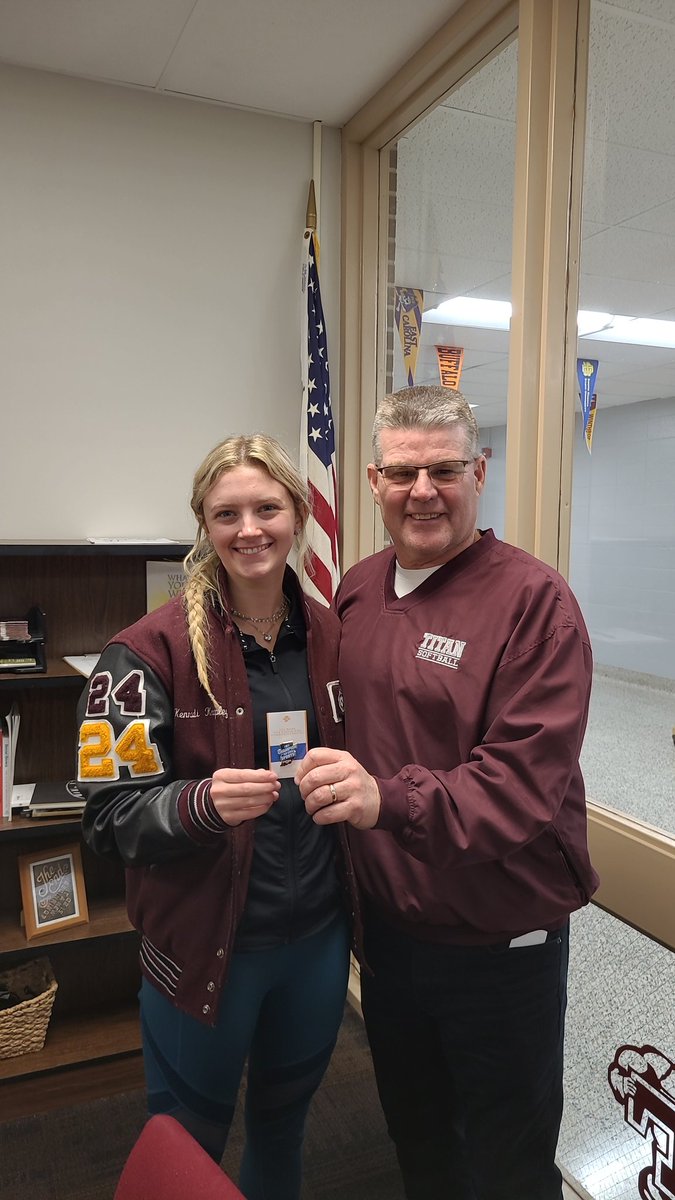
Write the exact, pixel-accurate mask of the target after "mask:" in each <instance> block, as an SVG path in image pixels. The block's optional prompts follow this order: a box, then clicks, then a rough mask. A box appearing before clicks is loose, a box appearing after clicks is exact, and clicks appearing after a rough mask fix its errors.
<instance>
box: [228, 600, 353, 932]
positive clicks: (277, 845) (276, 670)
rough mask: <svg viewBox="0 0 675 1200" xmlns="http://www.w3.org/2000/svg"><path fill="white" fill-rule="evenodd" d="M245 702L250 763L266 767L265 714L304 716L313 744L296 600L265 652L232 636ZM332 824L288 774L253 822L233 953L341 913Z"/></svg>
mask: <svg viewBox="0 0 675 1200" xmlns="http://www.w3.org/2000/svg"><path fill="white" fill-rule="evenodd" d="M239 636H240V640H241V646H242V650H243V653H244V662H245V664H246V674H247V676H248V684H249V688H250V692H251V700H252V705H253V741H254V753H255V766H256V767H257V768H259V769H265V770H267V769H269V749H268V738H267V713H268V712H286V711H289V710H291V711H295V710H297V709H301V710H303V711H304V712H306V713H307V733H308V743H307V744H308V749H309V748H311V747H312V746H319V745H320V744H321V740H320V735H319V730H318V726H317V723H316V717H315V714H314V705H313V703H312V695H311V692H310V688H309V680H308V676H307V635H306V632H305V625H304V621H303V619H302V613H301V611H300V606H299V604H298V602H297V599H295V600H294V603H293V607H292V609H291V612H290V613H289V615H288V618H287V620H286V621H284V623H283V625H282V627H281V629H280V631H279V634H278V636H277V640H276V643H275V646H274V649H273V650H272V651H270V650H267V649H266V648H265V647H263V646H261V645H259V643H258V642H257V641H256V640H255V638H254V637H252V636H249V635H247V634H244V633H241V632H240V634H239ZM335 851H336V841H335V828H334V827H333V826H325V825H323V826H322V825H316V824H315V823H314V821H312V819H311V817H309V816H308V815H307V812H306V810H305V806H304V802H303V800H302V797H301V795H300V792H299V790H298V788H297V787H296V785H295V783H294V782H293V780H292V779H282V780H281V790H280V793H279V799H278V800H277V802H276V804H273V805H272V807H271V808H270V809H269V811H268V812H267V813H265V815H264V816H262V817H258V818H257V819H256V822H255V841H254V844H253V861H252V863H251V874H250V877H249V883H248V892H247V895H246V906H245V908H244V912H243V914H242V918H241V921H240V922H239V926H238V928H237V934H236V939H235V944H234V950H235V953H237V952H240V951H251V950H269V949H272V948H273V947H275V946H279V945H285V944H286V943H288V942H294V941H297V940H298V939H299V938H302V937H307V936H309V935H310V934H312V933H317V932H318V931H319V930H320V929H323V928H324V927H325V926H326V925H328V924H329V923H330V922H331V921H332V920H333V919H334V918H335V917H336V916H337V913H338V912H339V911H340V910H341V907H342V905H341V899H340V887H339V883H338V878H337V871H336V864H335Z"/></svg>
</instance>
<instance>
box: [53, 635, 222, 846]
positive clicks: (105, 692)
mask: <svg viewBox="0 0 675 1200" xmlns="http://www.w3.org/2000/svg"><path fill="white" fill-rule="evenodd" d="M77 717H78V728H79V742H78V755H77V764H78V772H77V780H78V785H79V787H80V789H81V791H82V793H83V795H84V797H85V800H86V805H85V810H84V814H83V817H82V834H83V837H84V840H85V841H86V843H87V845H89V846H90V847H91V849H92V850H94V851H95V852H96V853H97V854H100V855H103V856H107V857H118V858H121V859H122V861H123V862H124V863H125V864H126V866H129V867H137V866H147V865H150V864H153V863H162V862H167V861H168V860H170V859H173V858H178V857H181V856H184V855H186V854H191V853H197V852H199V850H200V849H201V848H203V847H208V846H213V845H217V844H220V841H221V839H222V837H223V836H225V837H226V836H228V835H229V833H230V829H229V827H228V826H227V825H226V824H225V822H224V821H222V820H221V818H220V817H219V816H218V813H217V812H216V809H215V806H214V804H213V802H212V800H211V795H210V778H209V779H196V780H185V779H182V780H178V779H174V777H173V768H172V745H173V705H172V701H171V697H170V696H169V695H168V694H167V691H166V689H165V688H164V686H163V684H162V683H161V682H160V680H159V679H158V678H157V676H156V674H155V673H154V672H153V671H152V670H151V669H150V668H149V667H148V666H147V665H146V664H145V663H144V662H143V661H142V660H141V659H140V658H139V657H138V656H137V655H135V654H134V653H133V652H132V651H131V650H129V649H128V648H127V647H126V646H124V645H121V644H119V643H115V644H113V645H110V646H108V647H106V649H105V650H104V651H103V653H102V655H101V657H100V659H99V661H98V663H97V665H96V667H95V668H94V671H93V673H92V675H91V678H90V679H89V683H88V686H87V688H86V689H85V691H84V692H83V694H82V697H81V698H80V701H79V704H78V714H77Z"/></svg>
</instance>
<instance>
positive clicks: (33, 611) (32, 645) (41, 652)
mask: <svg viewBox="0 0 675 1200" xmlns="http://www.w3.org/2000/svg"><path fill="white" fill-rule="evenodd" d="M45 636H46V635H45V614H44V613H43V612H42V610H41V609H40V608H39V607H38V605H37V604H34V605H33V607H32V608H29V610H28V612H27V613H26V616H25V618H24V617H18V618H14V617H11V618H7V617H5V618H3V619H2V620H0V671H18V672H22V671H27V672H33V671H43V672H44V671H46V670H47V660H46V658H45Z"/></svg>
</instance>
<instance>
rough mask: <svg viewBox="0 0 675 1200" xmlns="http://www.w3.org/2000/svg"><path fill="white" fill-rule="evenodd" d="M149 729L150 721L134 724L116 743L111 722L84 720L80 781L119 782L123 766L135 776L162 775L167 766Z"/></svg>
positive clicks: (79, 770)
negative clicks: (116, 780) (164, 765)
mask: <svg viewBox="0 0 675 1200" xmlns="http://www.w3.org/2000/svg"><path fill="white" fill-rule="evenodd" d="M149 726H150V722H149V721H147V720H144V721H132V722H131V724H130V725H127V727H126V729H125V730H124V731H123V733H121V734H120V736H119V737H118V738H117V741H115V731H114V730H113V727H112V725H111V724H110V721H83V722H82V724H81V726H80V748H79V752H78V773H77V778H78V779H80V780H82V781H83V782H84V781H86V780H95V779H99V780H101V781H103V780H105V779H119V777H120V767H121V766H126V767H127V768H128V770H129V773H130V774H131V775H133V776H134V777H138V776H140V775H157V774H159V773H160V772H161V771H163V770H164V767H163V764H162V760H161V758H160V756H159V751H158V750H157V747H156V745H155V744H154V742H151V741H150V738H149V732H150V729H149Z"/></svg>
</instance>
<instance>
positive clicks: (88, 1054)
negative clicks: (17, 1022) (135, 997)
mask: <svg viewBox="0 0 675 1200" xmlns="http://www.w3.org/2000/svg"><path fill="white" fill-rule="evenodd" d="M140 1048H141V1027H140V1020H139V1015H138V1005H137V1004H133V1005H131V1004H130V1005H127V1006H125V1007H122V1008H116V1009H110V1010H105V1011H103V1012H102V1011H96V1012H93V1013H80V1014H78V1015H77V1016H68V1017H61V1018H59V1019H56V1018H54V1017H52V1020H51V1021H50V1022H49V1028H48V1029H47V1038H46V1041H45V1045H44V1048H43V1049H42V1050H37V1051H36V1052H35V1053H33V1054H19V1055H18V1056H17V1057H16V1058H3V1059H0V1082H2V1081H4V1080H10V1079H16V1078H18V1077H21V1078H23V1077H24V1076H26V1075H36V1074H38V1073H39V1072H43V1071H55V1070H59V1069H61V1068H62V1067H72V1066H78V1065H79V1064H81V1063H89V1062H92V1061H100V1060H101V1059H108V1058H114V1057H116V1056H117V1055H120V1054H132V1053H138V1051H139V1050H140Z"/></svg>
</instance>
